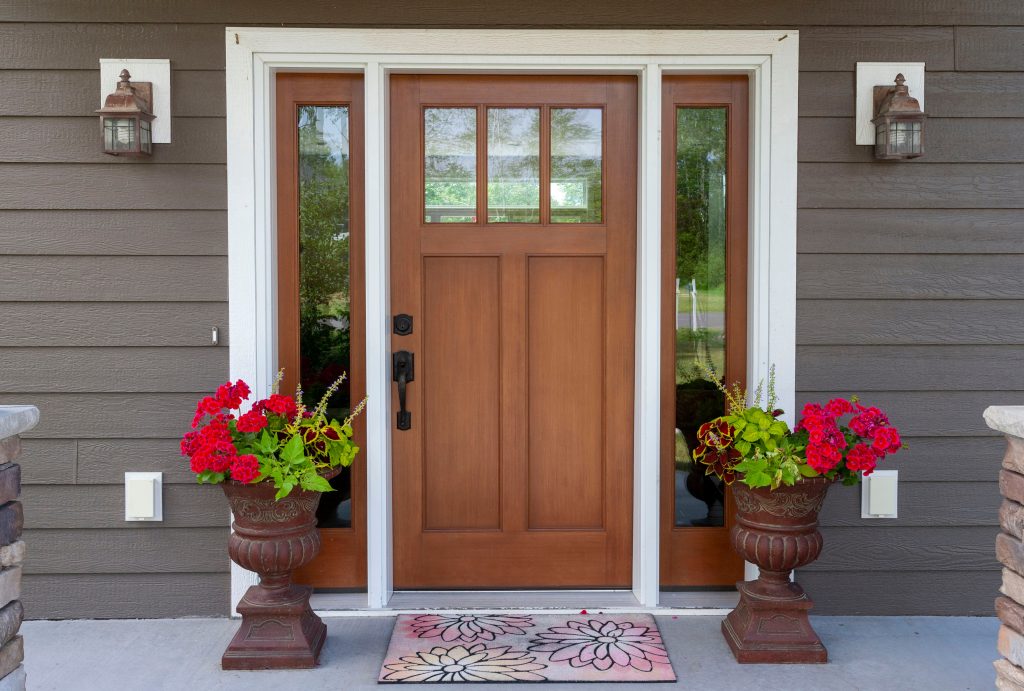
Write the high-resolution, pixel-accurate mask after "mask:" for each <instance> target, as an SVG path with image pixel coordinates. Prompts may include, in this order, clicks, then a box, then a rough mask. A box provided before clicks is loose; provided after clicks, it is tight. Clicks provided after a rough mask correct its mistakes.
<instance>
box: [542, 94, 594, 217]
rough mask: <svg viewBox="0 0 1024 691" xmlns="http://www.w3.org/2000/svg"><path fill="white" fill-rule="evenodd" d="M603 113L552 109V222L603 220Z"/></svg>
mask: <svg viewBox="0 0 1024 691" xmlns="http://www.w3.org/2000/svg"><path fill="white" fill-rule="evenodd" d="M602 116H603V111H602V110H601V109H600V108H552V109H551V222H552V223H600V222H601V220H602V208H601V204H602V197H603V195H602V188H601V184H602V171H601V166H602V158H603V156H602V154H603V152H602V148H603V140H604V138H603V136H602V131H603V127H602V125H603V123H602Z"/></svg>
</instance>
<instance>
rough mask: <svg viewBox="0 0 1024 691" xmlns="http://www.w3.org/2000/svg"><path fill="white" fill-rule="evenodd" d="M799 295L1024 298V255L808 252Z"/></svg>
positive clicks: (799, 276) (799, 271) (799, 278)
mask: <svg viewBox="0 0 1024 691" xmlns="http://www.w3.org/2000/svg"><path fill="white" fill-rule="evenodd" d="M1022 215H1024V214H1022ZM797 297H798V298H813V299H827V298H843V299H865V300H906V299H919V300H937V299H965V298H982V299H1000V300H1020V299H1024V254H1010V255H999V254H978V255H970V254H960V255H952V254H925V255H917V256H913V255H905V254H896V255H887V254H853V255H851V254H805V255H802V256H800V257H798V259H797Z"/></svg>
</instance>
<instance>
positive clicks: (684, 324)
mask: <svg viewBox="0 0 1024 691" xmlns="http://www.w3.org/2000/svg"><path fill="white" fill-rule="evenodd" d="M676 328H677V329H688V328H690V313H689V312H676ZM697 328H698V329H711V330H714V331H721V330H722V329H723V328H725V312H700V313H698V314H697Z"/></svg>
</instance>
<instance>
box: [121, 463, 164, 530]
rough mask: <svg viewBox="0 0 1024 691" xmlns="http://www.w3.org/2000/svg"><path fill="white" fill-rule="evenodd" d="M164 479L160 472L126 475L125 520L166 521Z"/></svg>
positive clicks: (129, 473)
mask: <svg viewBox="0 0 1024 691" xmlns="http://www.w3.org/2000/svg"><path fill="white" fill-rule="evenodd" d="M163 477H164V474H163V473H160V472H156V473H150V472H144V473H138V472H126V473H125V474H124V520H126V521H162V520H164V496H163V495H164V493H163V485H164V480H163Z"/></svg>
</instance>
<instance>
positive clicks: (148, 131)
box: [139, 120, 153, 154]
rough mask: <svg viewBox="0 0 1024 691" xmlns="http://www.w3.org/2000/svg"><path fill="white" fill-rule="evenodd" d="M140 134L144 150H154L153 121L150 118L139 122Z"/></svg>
mask: <svg viewBox="0 0 1024 691" xmlns="http://www.w3.org/2000/svg"><path fill="white" fill-rule="evenodd" d="M139 136H140V137H141V139H140V141H141V143H142V150H143V151H145V152H146V153H147V154H148V153H152V152H153V130H152V123H150V122H149V121H148V120H141V121H140V122H139Z"/></svg>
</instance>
